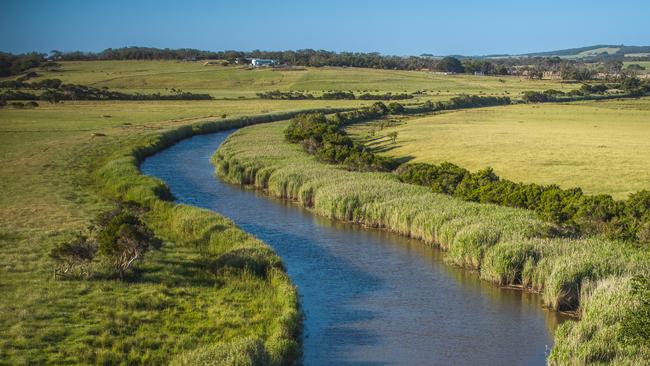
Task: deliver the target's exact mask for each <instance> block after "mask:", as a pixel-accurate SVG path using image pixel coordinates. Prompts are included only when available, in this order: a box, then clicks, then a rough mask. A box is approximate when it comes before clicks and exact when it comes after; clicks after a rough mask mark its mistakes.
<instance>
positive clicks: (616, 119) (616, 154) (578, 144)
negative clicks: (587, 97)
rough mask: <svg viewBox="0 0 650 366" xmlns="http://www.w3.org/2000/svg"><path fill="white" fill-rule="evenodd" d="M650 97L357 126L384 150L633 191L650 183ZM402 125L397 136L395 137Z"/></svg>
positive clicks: (620, 194)
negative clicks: (385, 125)
mask: <svg viewBox="0 0 650 366" xmlns="http://www.w3.org/2000/svg"><path fill="white" fill-rule="evenodd" d="M649 113H650V98H643V99H627V100H608V101H588V102H581V103H570V104H539V105H511V106H502V107H492V108H481V109H469V110H462V111H453V112H447V113H440V114H436V115H431V116H424V117H417V118H413V119H401V120H400V122H399V124H398V125H397V126H395V127H390V128H385V129H383V130H382V131H380V132H378V133H377V134H376V135H374V136H368V132H369V131H370V130H371V129H373V130H377V129H378V126H377V124H378V123H381V122H377V121H376V122H368V123H366V124H361V125H356V126H352V127H350V128H349V131H350V132H351V133H352V134H354V135H355V136H356V137H357V138H359V139H361V140H363V141H365V142H366V143H368V144H369V145H370V146H372V147H374V148H375V149H377V150H378V151H382V154H387V155H390V156H396V157H402V158H404V159H405V160H406V159H412V160H411V161H412V162H429V163H441V162H443V161H449V162H451V163H454V164H457V165H459V166H461V167H464V168H467V169H469V170H471V171H476V170H479V169H483V168H486V167H488V166H489V167H492V168H494V170H495V172H496V174H497V175H499V176H501V177H503V178H507V179H510V180H513V181H521V182H527V183H528V182H530V183H538V184H554V183H555V184H559V185H560V186H561V187H563V188H569V187H581V188H583V190H584V191H585V192H586V193H590V194H598V193H607V194H612V195H613V196H615V197H616V198H625V197H626V196H627V195H628V194H629V193H632V192H636V191H639V190H642V189H649V188H650V186H649V185H648V182H650V165H649V164H650V163H649V162H650V144H648V141H650V119H648V115H649ZM390 132H397V136H398V137H397V140H396V143H394V144H393V143H392V142H391V141H390V139H389V138H388V137H387V135H388V133H390Z"/></svg>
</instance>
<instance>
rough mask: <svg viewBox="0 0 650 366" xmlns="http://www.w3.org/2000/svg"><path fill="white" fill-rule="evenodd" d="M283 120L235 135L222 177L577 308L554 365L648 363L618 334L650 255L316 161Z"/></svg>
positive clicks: (220, 160)
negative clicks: (286, 132) (288, 135)
mask: <svg viewBox="0 0 650 366" xmlns="http://www.w3.org/2000/svg"><path fill="white" fill-rule="evenodd" d="M285 125H286V124H285V123H274V124H268V125H260V126H255V127H251V128H246V129H242V130H240V131H238V132H236V133H235V134H233V136H232V137H231V138H229V139H228V140H227V141H226V142H225V143H224V144H223V145H222V147H221V148H220V149H219V151H218V152H217V154H215V156H214V159H213V161H214V164H215V165H216V169H217V172H218V174H219V175H220V176H221V177H224V179H226V180H228V181H230V182H233V183H238V184H247V185H252V186H255V187H257V188H258V189H262V190H264V191H265V192H267V193H268V194H270V195H273V196H277V197H284V198H287V199H291V200H294V201H297V202H300V203H301V204H302V205H303V206H305V207H309V208H310V209H311V210H313V211H314V212H315V213H317V214H320V215H324V216H327V217H331V218H335V219H339V220H343V221H347V222H355V223H362V224H365V225H367V226H371V227H384V228H387V229H389V230H392V231H394V232H396V233H399V234H402V235H407V236H411V237H414V238H419V239H422V240H424V241H425V242H428V243H431V244H434V245H437V246H439V247H440V248H441V249H443V250H445V251H446V252H447V256H446V260H447V261H449V262H451V263H453V264H457V265H460V266H464V267H468V268H474V269H478V270H479V273H480V276H481V278H483V279H486V280H488V281H492V282H495V283H497V284H502V285H506V284H522V285H523V286H525V287H527V288H531V289H533V290H538V291H541V292H542V293H543V299H544V302H545V303H546V304H547V305H548V306H550V307H552V308H554V309H557V310H576V309H577V310H578V311H579V315H580V316H581V318H582V320H581V321H580V322H578V323H576V324H566V325H563V326H562V327H560V328H559V330H558V331H557V332H556V347H555V348H554V349H553V351H552V352H551V358H550V363H553V364H564V363H578V364H580V363H586V362H587V361H586V360H588V359H599V360H601V361H605V360H606V361H608V362H614V363H632V364H643V360H644V359H646V358H647V357H648V356H647V353H644V352H647V349H645V348H643V347H642V346H632V347H630V345H629V344H625V343H624V342H622V341H621V336H620V335H617V334H620V332H621V330H620V325H621V322H623V321H625V319H627V318H629V317H631V316H633V314H634V312H635V309H636V308H637V307H638V306H639V304H638V303H637V302H636V300H634V297H633V295H632V294H631V285H630V280H629V277H630V276H632V275H635V274H641V273H648V272H647V270H648V263H650V261H649V259H648V253H647V252H644V251H642V250H639V249H637V248H635V247H634V246H631V245H629V244H625V243H619V242H612V241H607V240H603V239H599V238H589V239H581V240H570V239H553V238H541V237H540V236H541V235H543V233H544V226H545V224H544V223H543V222H541V221H539V220H537V219H536V218H535V217H534V215H533V214H532V213H530V212H528V211H524V210H515V209H508V208H504V207H497V206H493V205H480V204H473V203H469V202H458V201H455V200H453V199H452V198H450V197H447V196H443V195H437V194H433V193H430V192H428V190H427V189H426V188H423V187H416V186H412V185H407V184H402V183H400V182H398V181H397V180H396V179H395V178H394V177H392V176H391V175H390V174H386V173H358V172H348V171H346V170H344V169H342V168H340V167H337V166H332V165H327V164H322V163H318V162H316V161H315V160H314V159H313V158H312V157H310V156H308V155H307V154H305V153H303V152H302V151H301V149H300V146H297V145H290V144H288V143H286V142H285V141H284V139H283V133H282V131H283V128H284V126H285ZM608 302H610V303H616V304H618V306H617V307H612V306H609V305H606V304H607V303H608ZM595 329H598V331H596V330H595ZM612 335H616V336H615V337H613V336H612ZM612 349H615V350H616V351H615V352H611V351H608V352H605V350H612ZM639 352H641V353H639Z"/></svg>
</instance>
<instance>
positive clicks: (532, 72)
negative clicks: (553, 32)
mask: <svg viewBox="0 0 650 366" xmlns="http://www.w3.org/2000/svg"><path fill="white" fill-rule="evenodd" d="M251 58H267V59H273V60H276V61H278V62H279V63H281V64H286V65H293V66H312V67H321V66H339V67H365V68H376V69H395V70H421V69H428V70H435V71H442V72H453V73H475V72H480V73H483V74H486V75H507V74H520V73H523V72H525V73H526V74H528V75H529V76H530V77H532V78H536V77H539V78H541V77H542V75H543V73H544V72H547V71H549V72H558V73H561V75H562V78H563V79H567V80H588V79H591V78H593V76H594V73H595V72H606V73H619V72H621V71H627V72H637V71H638V70H636V69H634V70H633V69H630V70H623V69H622V67H623V65H622V62H621V61H620V60H606V61H603V62H602V63H600V64H599V66H598V67H596V68H593V67H586V66H585V64H584V63H583V62H582V61H579V60H567V59H561V58H559V57H506V58H499V59H486V58H470V57H451V56H448V57H444V58H436V57H433V56H389V55H381V54H379V53H376V52H371V53H361V52H340V53H337V52H331V51H324V50H312V49H304V50H297V51H260V50H254V51H249V52H244V51H218V52H213V51H202V50H197V49H191V48H182V49H169V48H164V49H160V48H152V47H123V48H108V49H105V50H103V51H101V52H96V53H95V52H79V51H75V52H61V51H57V50H54V51H51V53H50V56H49V57H47V55H45V54H40V53H28V54H22V55H12V54H9V53H0V76H10V75H17V74H20V73H22V72H24V71H25V70H28V69H30V68H33V67H37V66H43V65H47V64H48V63H49V64H52V61H79V60H205V59H221V60H227V61H230V62H239V63H245V62H246V61H247V60H249V59H251ZM48 60H49V61H48Z"/></svg>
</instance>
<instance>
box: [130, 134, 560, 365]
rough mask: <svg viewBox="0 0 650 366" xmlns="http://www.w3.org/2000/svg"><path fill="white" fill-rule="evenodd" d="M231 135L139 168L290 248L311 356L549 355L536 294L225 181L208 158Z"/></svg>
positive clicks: (309, 361)
mask: <svg viewBox="0 0 650 366" xmlns="http://www.w3.org/2000/svg"><path fill="white" fill-rule="evenodd" d="M230 133H232V131H225V132H219V133H214V134H209V135H202V136H196V137H193V138H190V139H187V140H184V141H181V142H179V143H178V144H176V145H174V146H172V147H170V148H168V149H166V150H164V151H162V152H160V153H158V154H156V155H154V156H152V157H150V158H148V159H146V160H145V161H144V162H143V164H142V166H141V170H142V172H143V173H144V174H146V175H151V176H155V177H158V178H160V179H162V180H163V181H165V182H166V183H167V185H168V186H169V187H170V188H171V191H172V192H173V194H174V196H175V197H176V199H177V200H178V202H182V203H186V204H190V205H194V206H199V207H203V208H207V209H211V210H214V211H216V212H218V213H220V214H222V215H224V216H227V217H229V218H231V219H232V220H234V221H235V222H236V223H237V225H239V226H240V227H241V228H242V229H244V230H246V231H248V232H250V233H252V234H254V235H255V236H257V237H258V238H260V239H261V240H263V241H265V242H266V243H268V244H269V245H271V246H272V247H273V248H274V249H275V251H276V252H277V253H278V254H279V255H280V256H281V257H282V259H283V261H284V263H285V265H286V267H287V270H288V273H289V276H290V277H291V279H292V280H293V282H294V283H295V284H296V286H297V287H298V291H299V293H300V298H301V306H302V310H303V312H304V313H305V320H304V336H303V337H304V339H303V350H304V357H303V363H304V364H305V365H389V364H406V365H543V364H545V359H546V354H547V353H548V351H549V349H550V346H551V345H552V341H553V339H552V334H553V331H554V329H555V327H556V326H557V324H558V323H559V322H560V321H561V319H560V318H559V317H558V315H557V314H556V313H554V312H550V311H546V310H544V309H543V308H542V307H541V306H540V298H539V297H538V296H537V295H533V294H529V293H524V292H521V291H517V290H509V289H501V288H497V287H495V286H493V285H491V284H489V283H486V282H484V281H480V280H479V279H478V276H477V275H476V274H474V273H471V272H468V271H466V270H462V269H458V268H455V267H452V266H449V265H446V264H445V263H444V262H443V260H442V254H441V253H440V252H439V251H437V250H434V249H431V248H430V247H427V246H425V245H424V244H422V243H420V242H418V241H415V240H410V239H406V238H403V237H400V236H397V235H394V234H390V233H387V232H384V231H379V230H365V229H362V228H359V227H358V226H355V225H351V224H344V223H340V222H334V221H332V220H329V219H326V218H322V217H319V216H315V215H313V214H312V213H310V212H309V211H307V210H305V209H302V208H300V207H296V206H295V205H291V204H290V203H286V202H283V201H280V200H275V199H271V198H268V197H265V196H263V195H261V194H259V193H256V192H255V191H252V190H247V189H243V188H241V187H239V186H233V185H229V184H226V183H223V182H221V181H219V179H217V178H215V175H214V167H213V166H212V165H211V163H210V157H211V155H212V154H213V153H214V152H215V151H216V149H217V148H218V147H219V145H220V144H221V143H222V142H223V140H224V139H225V138H226V137H227V136H228V135H229V134H230Z"/></svg>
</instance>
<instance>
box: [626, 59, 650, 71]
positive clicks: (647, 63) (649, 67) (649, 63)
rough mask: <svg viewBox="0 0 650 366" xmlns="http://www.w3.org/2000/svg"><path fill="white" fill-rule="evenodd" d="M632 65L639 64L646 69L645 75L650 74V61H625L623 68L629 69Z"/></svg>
mask: <svg viewBox="0 0 650 366" xmlns="http://www.w3.org/2000/svg"><path fill="white" fill-rule="evenodd" d="M631 64H637V65H641V66H643V67H645V71H643V72H644V73H650V61H625V62H623V67H627V66H628V65H631Z"/></svg>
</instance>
